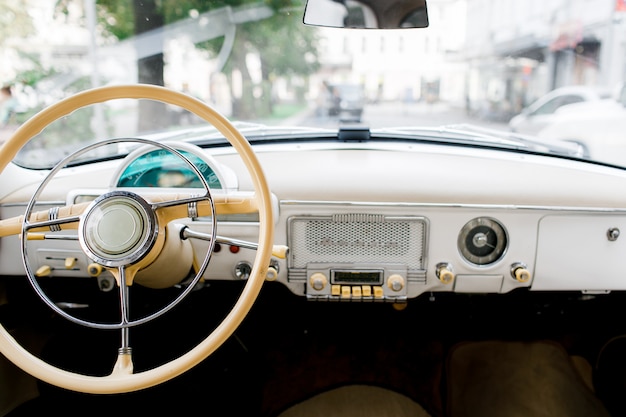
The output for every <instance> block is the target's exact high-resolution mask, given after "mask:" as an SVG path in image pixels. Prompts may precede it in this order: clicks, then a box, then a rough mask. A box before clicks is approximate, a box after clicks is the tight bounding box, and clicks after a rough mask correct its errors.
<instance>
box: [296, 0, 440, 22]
mask: <svg viewBox="0 0 626 417" xmlns="http://www.w3.org/2000/svg"><path fill="white" fill-rule="evenodd" d="M304 23H305V24H306V25H314V26H326V27H338V28H362V29H400V28H425V27H428V12H427V10H426V0H308V1H307V4H306V8H305V10H304Z"/></svg>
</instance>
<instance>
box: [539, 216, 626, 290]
mask: <svg viewBox="0 0 626 417" xmlns="http://www.w3.org/2000/svg"><path fill="white" fill-rule="evenodd" d="M624 231H626V215H624V214H620V215H617V214H593V215H592V214H576V215H574V214H572V215H567V214H564V215H549V216H545V217H544V218H543V219H541V222H540V224H539V237H538V242H537V261H536V266H535V269H536V276H535V280H534V282H533V289H534V290H583V291H608V290H623V289H626V272H624V265H625V264H626V235H623V236H619V237H617V238H616V236H617V234H618V233H619V232H624ZM611 236H612V237H611Z"/></svg>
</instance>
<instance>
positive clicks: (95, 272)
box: [87, 263, 102, 277]
mask: <svg viewBox="0 0 626 417" xmlns="http://www.w3.org/2000/svg"><path fill="white" fill-rule="evenodd" d="M87 273H88V274H89V276H90V277H97V276H99V275H100V274H101V273H102V265H100V264H97V263H91V264H89V266H88V267H87Z"/></svg>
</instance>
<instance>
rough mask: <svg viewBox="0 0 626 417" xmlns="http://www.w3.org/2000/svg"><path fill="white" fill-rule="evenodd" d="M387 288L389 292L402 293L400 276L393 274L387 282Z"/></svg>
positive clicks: (402, 287) (402, 282) (402, 280)
mask: <svg viewBox="0 0 626 417" xmlns="http://www.w3.org/2000/svg"><path fill="white" fill-rule="evenodd" d="M387 287H389V289H390V290H391V291H395V292H398V291H402V290H403V289H404V278H403V277H402V275H398V274H393V275H392V276H390V277H389V279H388V280H387Z"/></svg>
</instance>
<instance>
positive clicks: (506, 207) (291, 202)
mask: <svg viewBox="0 0 626 417" xmlns="http://www.w3.org/2000/svg"><path fill="white" fill-rule="evenodd" d="M280 204H281V205H285V206H306V205H308V206H332V207H339V206H347V207H396V208H405V207H406V208H413V207H414V208H466V209H483V210H485V209H486V210H532V211H568V212H588V213H615V214H626V207H624V208H608V207H568V206H524V205H519V206H518V205H507V204H464V203H407V202H369V201H321V200H320V201H318V200H311V201H307V200H281V201H280Z"/></svg>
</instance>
